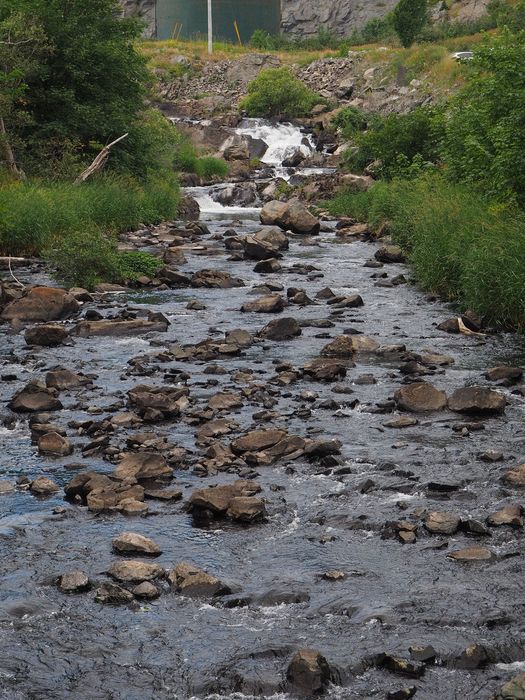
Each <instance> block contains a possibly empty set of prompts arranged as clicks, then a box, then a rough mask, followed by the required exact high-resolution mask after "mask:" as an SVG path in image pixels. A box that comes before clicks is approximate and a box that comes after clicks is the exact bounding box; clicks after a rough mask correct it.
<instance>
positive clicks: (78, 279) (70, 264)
mask: <svg viewBox="0 0 525 700" xmlns="http://www.w3.org/2000/svg"><path fill="white" fill-rule="evenodd" d="M46 257H47V259H48V260H49V261H50V262H51V263H52V264H53V265H54V266H55V268H56V273H57V277H58V279H59V280H60V281H61V282H62V283H63V284H64V285H66V286H67V287H72V286H80V287H84V288H86V289H92V288H93V287H94V286H95V285H96V284H98V283H99V282H111V283H114V284H119V283H124V282H129V281H132V280H135V279H137V278H138V277H140V276H141V275H146V276H147V277H153V276H154V275H155V273H156V272H157V270H158V269H159V268H160V267H161V265H162V262H161V261H160V260H159V259H158V258H155V257H154V256H153V255H150V254H149V253H144V252H136V253H135V252H133V253H120V252H118V250H117V241H116V237H115V236H114V235H111V234H110V235H105V234H103V233H102V231H101V230H100V229H98V228H96V227H92V228H89V229H87V230H85V229H84V230H83V231H81V232H79V231H71V232H69V233H68V234H67V235H66V236H64V237H63V238H62V239H61V240H60V247H58V248H50V249H49V250H48V251H46Z"/></svg>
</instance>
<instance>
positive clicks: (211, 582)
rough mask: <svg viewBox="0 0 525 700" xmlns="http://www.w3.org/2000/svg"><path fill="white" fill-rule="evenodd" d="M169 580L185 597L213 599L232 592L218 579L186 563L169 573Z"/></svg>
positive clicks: (178, 565)
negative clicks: (207, 597) (208, 597)
mask: <svg viewBox="0 0 525 700" xmlns="http://www.w3.org/2000/svg"><path fill="white" fill-rule="evenodd" d="M168 580H169V582H170V583H171V585H172V586H174V587H175V588H176V589H177V590H178V591H179V593H182V594H184V595H190V596H210V597H213V596H216V595H225V594H227V593H229V592H230V590H229V589H228V588H227V587H226V586H224V585H223V584H222V583H221V581H220V580H219V579H218V578H217V577H215V576H211V575H210V574H207V573H206V572H205V571H203V570H202V569H199V568H198V567H197V566H193V565H192V564H186V563H185V562H181V563H180V564H177V566H176V567H175V568H174V569H173V571H171V572H170V573H169V575H168Z"/></svg>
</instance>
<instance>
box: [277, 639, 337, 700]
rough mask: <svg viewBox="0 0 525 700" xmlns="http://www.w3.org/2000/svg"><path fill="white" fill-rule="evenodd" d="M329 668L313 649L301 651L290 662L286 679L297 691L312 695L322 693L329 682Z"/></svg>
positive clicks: (320, 655) (319, 654)
mask: <svg viewBox="0 0 525 700" xmlns="http://www.w3.org/2000/svg"><path fill="white" fill-rule="evenodd" d="M330 677H331V673H330V666H329V664H328V661H327V660H326V659H325V657H324V656H323V655H322V654H321V653H320V652H319V651H316V650H315V649H302V650H301V651H298V652H297V654H296V655H295V656H294V657H293V659H292V660H291V662H290V664H289V666H288V670H287V672H286V678H287V679H288V682H289V683H290V684H291V685H292V686H294V688H296V689H297V690H299V691H301V692H303V693H307V694H309V695H314V694H318V693H322V692H323V691H324V690H325V689H326V687H327V686H328V683H329V682H330Z"/></svg>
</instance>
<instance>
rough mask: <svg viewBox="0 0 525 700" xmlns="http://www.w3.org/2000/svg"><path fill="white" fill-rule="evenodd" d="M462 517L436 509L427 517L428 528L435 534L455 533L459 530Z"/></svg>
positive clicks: (426, 525) (426, 524)
mask: <svg viewBox="0 0 525 700" xmlns="http://www.w3.org/2000/svg"><path fill="white" fill-rule="evenodd" d="M460 523H461V518H460V517H459V516H458V515H455V514H454V513H445V512H442V511H434V512H432V513H429V514H428V515H427V517H426V518H425V527H426V529H427V530H428V531H429V532H431V533H433V534H440V535H453V534H454V533H455V532H457V531H458V528H459V526H460Z"/></svg>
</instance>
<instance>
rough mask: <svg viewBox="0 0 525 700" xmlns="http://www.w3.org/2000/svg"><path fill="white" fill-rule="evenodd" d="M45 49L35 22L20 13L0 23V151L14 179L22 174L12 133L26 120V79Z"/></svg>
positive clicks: (42, 38)
mask: <svg viewBox="0 0 525 700" xmlns="http://www.w3.org/2000/svg"><path fill="white" fill-rule="evenodd" d="M46 50H47V45H46V39H45V34H44V32H43V30H42V27H41V26H40V25H39V24H38V23H36V22H34V21H32V20H31V19H29V21H28V18H27V17H25V16H24V15H23V14H20V13H12V14H11V15H9V16H8V17H6V18H5V19H3V20H2V21H0V69H1V70H0V151H1V153H2V157H3V161H4V164H5V167H6V168H7V170H8V171H9V173H10V174H11V175H12V176H14V177H15V178H17V179H22V178H23V177H24V173H23V171H22V170H21V169H20V168H19V166H18V164H17V161H16V158H15V153H14V149H13V146H14V143H13V141H15V143H16V137H15V134H14V131H15V127H18V128H19V127H20V125H22V124H24V123H27V121H28V119H29V116H28V114H27V112H26V110H25V105H24V97H25V93H26V90H27V80H29V79H30V78H31V76H32V75H33V74H34V73H35V72H36V71H37V70H38V66H39V61H40V60H41V58H42V57H43V55H44V54H45V52H46Z"/></svg>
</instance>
